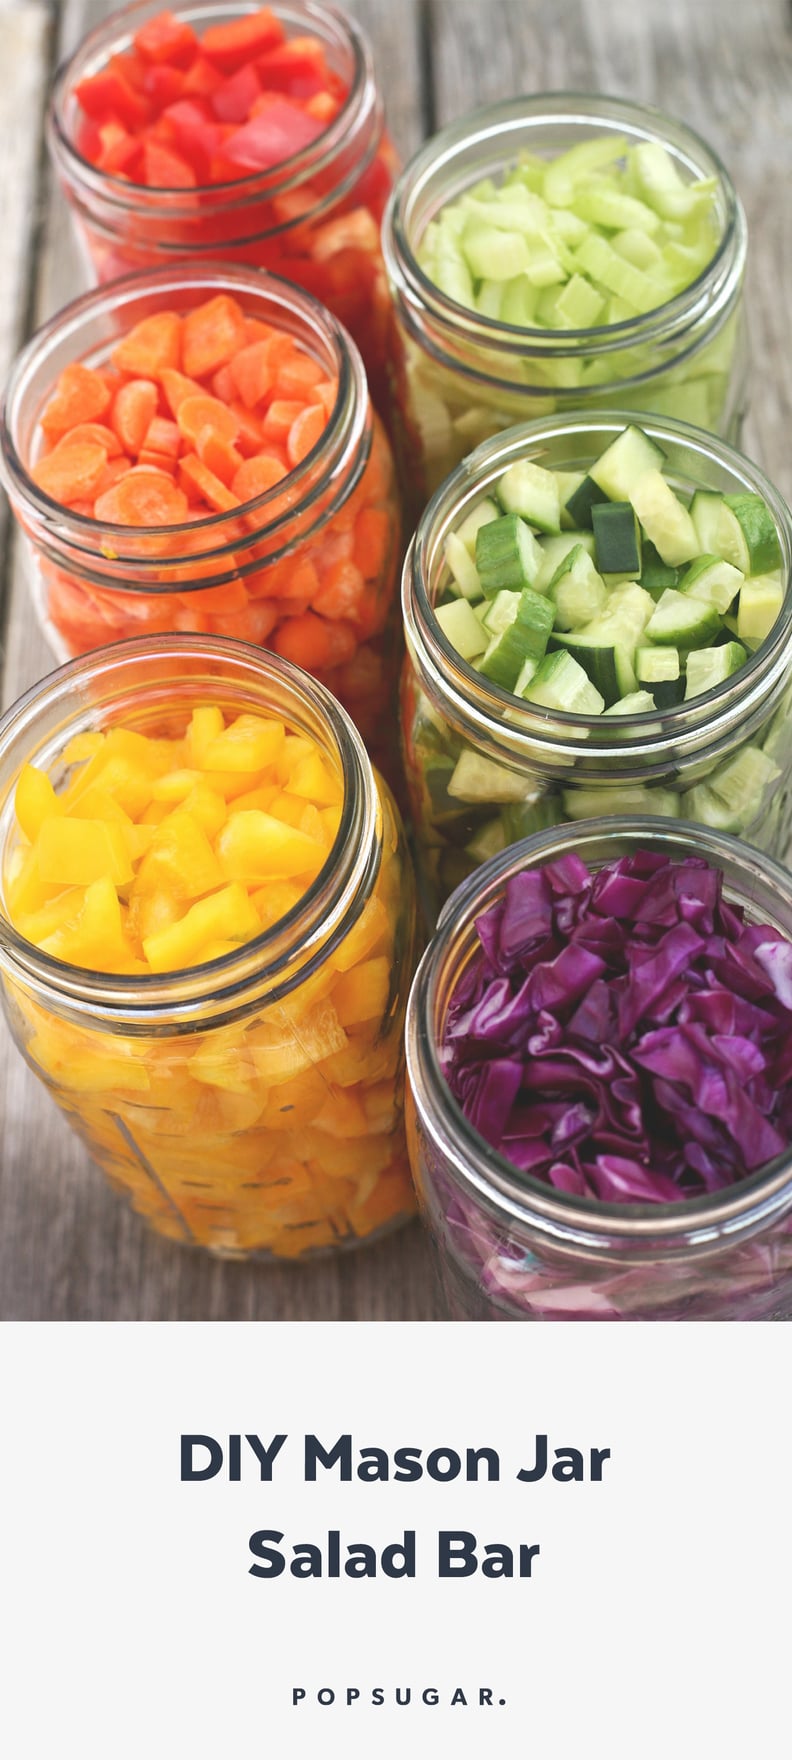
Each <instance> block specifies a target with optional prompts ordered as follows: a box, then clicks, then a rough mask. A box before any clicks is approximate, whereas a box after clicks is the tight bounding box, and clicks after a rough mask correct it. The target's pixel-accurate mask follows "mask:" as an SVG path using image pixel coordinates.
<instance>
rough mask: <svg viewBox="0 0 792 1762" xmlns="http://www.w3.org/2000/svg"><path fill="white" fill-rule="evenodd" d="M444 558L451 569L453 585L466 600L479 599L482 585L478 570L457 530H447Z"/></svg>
mask: <svg viewBox="0 0 792 1762" xmlns="http://www.w3.org/2000/svg"><path fill="white" fill-rule="evenodd" d="M445 560H446V562H447V564H448V567H449V570H450V571H451V578H452V581H453V583H454V587H455V588H456V589H457V590H458V592H459V593H461V594H462V595H463V596H464V598H465V599H466V600H480V599H481V596H482V592H483V589H482V586H481V579H480V576H479V572H478V570H477V568H476V565H475V563H474V561H473V558H472V556H471V554H470V551H469V550H468V547H467V545H466V544H463V542H462V539H461V538H460V536H459V533H458V532H449V534H448V537H447V539H446V542H445Z"/></svg>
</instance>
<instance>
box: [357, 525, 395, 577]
mask: <svg viewBox="0 0 792 1762" xmlns="http://www.w3.org/2000/svg"><path fill="white" fill-rule="evenodd" d="M391 526H392V521H391V518H390V515H389V514H387V513H386V512H385V509H384V508H362V509H361V511H360V513H359V514H358V517H357V520H356V521H355V538H354V548H353V556H354V559H355V562H356V563H357V566H358V568H359V569H360V571H361V573H362V574H363V575H364V576H365V577H366V580H367V581H371V580H374V579H375V578H376V577H377V576H379V574H380V572H381V570H382V567H383V564H384V562H385V559H386V557H387V554H388V547H389V544H390V535H391Z"/></svg>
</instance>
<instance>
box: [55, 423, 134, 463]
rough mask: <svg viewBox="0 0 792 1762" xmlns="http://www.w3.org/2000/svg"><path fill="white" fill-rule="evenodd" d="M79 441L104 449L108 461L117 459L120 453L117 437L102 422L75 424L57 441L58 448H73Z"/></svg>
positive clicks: (119, 443)
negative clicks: (89, 442) (88, 442)
mask: <svg viewBox="0 0 792 1762" xmlns="http://www.w3.org/2000/svg"><path fill="white" fill-rule="evenodd" d="M80 441H91V442H92V443H93V444H94V445H95V446H97V447H104V450H105V453H106V454H107V457H108V459H115V458H117V456H118V454H119V453H120V451H121V442H120V440H119V439H118V435H117V434H114V433H113V430H112V428H108V427H107V426H106V424H105V423H104V422H77V423H76V424H75V426H74V428H70V429H69V431H68V434H64V435H63V436H62V437H61V439H60V440H59V441H58V443H57V444H58V446H59V447H64V446H69V447H71V446H74V445H75V444H79V442H80Z"/></svg>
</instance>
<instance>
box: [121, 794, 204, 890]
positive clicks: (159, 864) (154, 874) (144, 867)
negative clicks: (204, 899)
mask: <svg viewBox="0 0 792 1762" xmlns="http://www.w3.org/2000/svg"><path fill="white" fill-rule="evenodd" d="M225 879H226V876H225V875H224V873H223V870H222V869H221V867H220V864H219V863H218V861H217V858H216V856H215V854H214V851H213V850H212V846H211V844H210V843H209V840H208V838H207V836H206V833H205V832H204V830H203V828H202V827H201V826H199V824H198V821H197V820H194V819H193V817H192V814H188V813H185V811H184V809H183V808H176V809H175V811H174V812H173V813H172V814H168V815H167V816H166V818H165V819H164V820H162V821H161V822H160V824H159V826H157V827H156V829H155V833H154V837H153V839H152V842H151V847H150V849H149V850H148V852H147V854H146V856H144V858H143V861H142V863H141V865H140V868H139V870H138V874H137V879H136V882H135V892H136V893H141V892H143V893H147V892H149V891H157V892H160V891H162V890H163V889H164V890H165V891H166V892H168V891H169V892H171V893H172V894H173V896H174V898H175V899H199V898H200V896H201V894H202V893H211V892H212V890H213V889H214V888H215V887H221V886H222V884H223V881H224V880H225Z"/></svg>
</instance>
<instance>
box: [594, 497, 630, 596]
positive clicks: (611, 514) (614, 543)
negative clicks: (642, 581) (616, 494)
mask: <svg viewBox="0 0 792 1762" xmlns="http://www.w3.org/2000/svg"><path fill="white" fill-rule="evenodd" d="M591 513H592V519H593V522H594V540H595V543H596V546H597V552H596V555H597V568H598V569H599V572H600V575H603V576H604V577H605V578H606V579H607V577H608V576H616V577H618V579H619V580H621V581H637V580H638V577H639V575H640V573H641V534H640V529H639V526H638V521H637V520H636V518H635V513H634V511H633V508H632V504H631V503H630V502H598V503H595V505H594V507H593V508H592V510H591ZM610 585H611V586H615V585H616V584H615V582H611V583H610Z"/></svg>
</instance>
